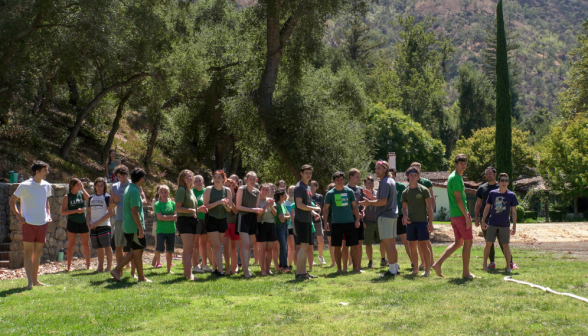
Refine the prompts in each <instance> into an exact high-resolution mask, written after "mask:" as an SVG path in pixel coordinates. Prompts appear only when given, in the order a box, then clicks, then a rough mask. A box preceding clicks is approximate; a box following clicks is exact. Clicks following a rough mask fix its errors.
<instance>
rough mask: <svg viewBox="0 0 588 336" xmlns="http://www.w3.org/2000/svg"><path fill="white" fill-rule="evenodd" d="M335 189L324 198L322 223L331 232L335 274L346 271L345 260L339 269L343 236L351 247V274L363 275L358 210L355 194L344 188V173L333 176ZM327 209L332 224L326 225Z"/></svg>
mask: <svg viewBox="0 0 588 336" xmlns="http://www.w3.org/2000/svg"><path fill="white" fill-rule="evenodd" d="M333 182H335V188H333V189H331V190H330V191H329V192H328V193H327V195H326V196H325V207H324V213H323V217H324V221H325V223H327V224H326V225H327V226H329V228H330V230H331V244H332V245H333V247H334V248H335V263H336V264H337V272H342V271H344V270H347V260H343V270H342V269H341V257H342V253H341V247H342V246H343V236H345V242H346V245H347V246H349V247H351V252H350V254H351V259H352V260H353V272H356V273H364V272H363V271H362V270H361V269H360V262H359V245H358V244H359V237H358V230H357V229H358V228H359V226H360V224H361V223H360V216H359V209H358V207H357V202H356V200H355V193H354V192H353V190H351V189H350V188H349V187H347V186H345V173H343V172H340V171H339V172H336V173H334V174H333ZM329 209H331V210H332V211H331V212H332V219H331V221H332V224H330V223H328V222H327V221H328V213H329Z"/></svg>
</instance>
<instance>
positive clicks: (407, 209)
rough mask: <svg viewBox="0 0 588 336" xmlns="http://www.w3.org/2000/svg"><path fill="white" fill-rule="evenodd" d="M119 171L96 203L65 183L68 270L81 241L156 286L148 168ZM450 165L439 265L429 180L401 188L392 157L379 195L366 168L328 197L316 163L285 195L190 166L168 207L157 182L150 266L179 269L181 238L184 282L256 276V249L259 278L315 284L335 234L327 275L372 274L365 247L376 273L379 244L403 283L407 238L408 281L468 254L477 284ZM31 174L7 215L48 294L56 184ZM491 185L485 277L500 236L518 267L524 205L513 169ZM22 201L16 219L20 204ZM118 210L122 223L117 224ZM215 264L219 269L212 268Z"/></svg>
mask: <svg viewBox="0 0 588 336" xmlns="http://www.w3.org/2000/svg"><path fill="white" fill-rule="evenodd" d="M116 163H118V165H116V166H114V165H112V167H109V168H110V171H111V172H112V175H111V176H112V179H116V180H117V182H115V183H113V184H112V186H111V191H110V192H111V193H110V194H109V193H108V190H107V189H108V184H107V180H106V179H104V178H97V179H96V180H95V181H94V191H95V193H94V194H93V195H89V194H88V193H87V191H86V190H85V189H84V186H83V184H82V182H81V181H80V180H78V179H72V180H71V181H70V183H69V192H68V193H67V194H66V195H65V196H64V197H63V200H62V214H63V215H67V235H68V248H67V267H68V270H69V269H70V268H71V260H72V257H73V253H74V247H75V241H76V239H77V235H79V236H80V238H81V241H82V247H83V248H82V250H83V253H84V256H85V258H86V267H87V268H88V269H89V268H90V245H89V241H91V243H92V247H94V248H96V249H97V252H98V268H97V271H104V268H103V265H104V261H105V257H106V271H109V272H110V274H111V275H112V277H113V278H114V279H115V280H116V281H121V277H122V276H123V269H124V267H126V266H128V265H129V264H130V265H131V276H133V277H137V278H138V281H145V282H150V280H149V279H147V278H146V277H145V275H144V273H143V251H144V249H145V248H146V247H147V242H146V237H145V218H144V211H143V206H144V205H146V204H147V203H148V202H147V198H146V197H145V193H144V192H143V189H142V186H143V184H144V182H145V177H146V172H145V171H144V170H143V169H141V168H135V169H133V170H132V171H130V172H129V170H128V168H127V167H126V166H125V165H122V164H120V162H116ZM454 163H455V170H454V171H453V172H452V173H451V174H450V175H449V179H448V181H447V193H448V198H449V212H450V218H451V225H452V228H453V232H454V236H455V242H454V243H452V244H451V245H449V246H448V247H447V249H446V250H445V251H444V252H443V254H442V255H441V257H440V258H439V259H438V260H437V261H436V262H434V256H433V249H432V245H431V242H430V240H429V238H430V233H432V232H433V230H434V228H433V213H434V209H435V196H434V194H433V185H432V183H431V182H430V181H429V180H427V179H425V178H421V176H420V175H421V165H420V164H419V163H417V162H414V163H412V164H411V166H410V167H409V168H408V169H407V170H406V172H405V173H406V177H407V178H408V186H405V185H404V184H403V183H400V182H396V181H395V177H396V170H395V169H394V168H390V167H389V164H388V162H387V161H383V160H379V161H378V162H377V163H376V165H375V173H376V174H375V175H376V177H377V181H378V188H377V190H375V189H374V186H375V183H376V179H374V177H372V176H367V177H365V179H364V180H363V184H364V187H361V186H359V183H360V181H361V172H360V171H359V170H358V169H351V170H350V171H349V172H348V174H347V175H346V174H345V173H344V172H341V171H338V172H335V173H334V174H333V175H332V183H331V184H330V185H329V186H328V188H327V192H326V194H325V195H324V197H323V195H321V194H318V193H317V190H318V188H319V185H318V183H317V182H316V181H313V180H312V173H313V168H312V166H310V165H303V166H302V167H301V168H300V171H299V174H300V180H299V182H298V183H297V184H296V185H292V186H290V187H288V188H287V187H286V183H285V182H284V181H279V182H278V183H277V185H274V184H272V183H262V184H261V185H259V184H258V178H257V175H256V173H255V172H253V171H250V172H248V173H247V174H246V176H245V177H244V179H243V180H241V179H239V177H238V176H237V175H231V176H229V177H227V176H226V174H225V172H224V171H222V170H217V171H215V172H214V173H213V175H212V181H213V185H211V186H208V187H206V186H204V178H203V177H202V176H201V175H195V174H194V173H193V172H192V171H190V170H188V169H185V170H183V171H181V172H180V174H179V177H178V183H177V190H176V193H175V197H174V198H173V199H172V198H171V197H170V190H169V187H168V186H167V185H163V184H162V185H159V186H157V189H156V195H155V198H154V199H153V201H152V203H151V204H152V206H153V210H154V213H155V216H156V224H155V225H154V236H155V237H156V253H155V256H154V258H153V265H154V266H157V267H161V264H160V262H159V259H160V255H161V254H163V253H165V256H166V260H167V265H166V266H167V271H168V272H170V273H171V272H172V271H171V266H172V265H173V264H172V262H173V254H174V252H175V239H176V231H177V233H178V234H179V236H180V239H181V241H182V247H183V251H182V263H183V276H184V277H185V278H187V279H190V280H193V279H194V275H193V273H204V272H205V271H209V272H212V273H213V274H215V275H217V276H223V275H228V274H236V273H238V272H239V271H240V270H239V267H241V271H242V273H243V276H244V277H246V278H250V277H251V276H252V274H251V272H250V268H249V266H250V265H249V263H250V259H251V248H252V247H253V255H254V257H255V263H259V266H260V268H261V274H262V275H272V274H273V273H272V271H271V269H270V267H271V262H272V260H273V262H274V270H276V271H279V272H284V273H290V272H292V271H293V270H294V269H293V266H292V264H294V265H295V278H296V279H313V278H316V276H315V275H313V274H311V273H310V272H311V271H312V266H313V265H318V264H317V263H315V262H314V241H315V238H316V240H317V242H318V255H319V256H318V261H319V264H321V265H326V262H325V260H324V258H323V249H324V241H325V240H324V236H327V238H328V242H329V249H330V252H331V253H330V256H331V265H330V267H334V266H336V267H337V272H347V269H348V266H351V267H352V272H354V273H363V272H364V271H363V270H362V267H361V265H362V254H363V245H364V244H365V245H366V254H367V258H368V265H367V267H368V268H373V267H374V263H373V260H372V257H373V245H374V244H379V245H380V253H381V257H382V259H381V261H380V266H387V267H388V271H386V272H385V273H383V274H382V276H384V277H389V276H395V275H397V274H398V273H399V272H400V267H399V265H398V251H397V249H396V240H397V239H400V240H401V241H402V243H403V244H404V247H405V249H406V253H407V255H408V256H409V258H410V260H411V268H412V272H411V274H412V275H416V274H418V273H419V269H423V270H424V271H423V273H422V274H421V275H422V276H428V275H429V274H430V269H431V268H432V269H433V270H434V271H435V273H436V274H437V275H438V276H443V273H442V271H441V267H442V264H443V262H444V261H445V260H446V259H447V258H448V257H449V256H451V254H452V253H453V252H455V251H456V250H457V249H458V248H460V247H462V246H463V255H462V260H463V272H462V276H463V277H465V278H476V276H475V275H474V274H472V273H471V272H470V271H469V259H470V252H471V246H472V240H473V234H472V219H471V217H470V215H469V213H468V209H467V205H466V204H467V203H466V195H465V185H464V182H463V174H464V172H465V170H466V168H467V156H466V155H464V154H459V155H457V156H456V157H455V159H454ZM107 169H108V168H107ZM31 170H32V173H33V176H32V177H31V179H29V180H27V181H25V182H23V183H21V184H20V186H19V187H18V188H17V190H16V191H15V193H14V195H13V196H12V197H11V199H10V207H11V209H12V211H13V213H14V214H15V215H16V216H17V218H18V220H19V224H21V225H22V232H23V242H24V248H25V260H24V263H25V270H26V273H27V278H28V281H29V284H28V287H27V288H29V289H30V288H32V287H33V286H44V284H42V283H41V282H39V281H38V268H39V262H40V256H41V253H42V249H43V245H44V244H45V236H46V232H47V227H48V225H49V222H51V221H52V218H51V213H50V207H49V203H48V197H50V196H51V195H52V188H51V185H50V184H49V183H48V182H47V181H45V180H44V178H45V177H46V175H47V174H48V173H49V166H48V165H47V164H46V163H44V162H42V161H35V162H34V163H33V166H32V167H31ZM486 178H487V179H488V182H487V183H485V184H483V185H481V186H480V188H479V189H478V192H477V194H476V195H477V197H478V200H477V203H476V210H475V225H476V226H478V225H480V223H481V224H482V230H483V232H484V236H485V238H486V246H485V249H484V261H483V267H484V270H489V269H492V268H495V267H496V265H495V263H494V250H493V248H494V241H495V240H496V238H498V239H499V243H500V247H501V249H502V250H503V254H504V256H505V258H506V261H507V266H506V269H507V271H510V270H511V269H518V267H517V266H516V264H514V263H513V262H512V256H511V253H510V249H509V237H510V235H514V234H515V233H516V219H517V218H516V205H518V201H517V197H516V195H515V194H514V193H513V192H511V191H509V190H508V184H509V177H508V175H506V174H505V173H501V174H500V175H499V176H498V182H496V170H495V169H494V168H492V167H488V169H487V170H486ZM346 182H347V183H346ZM18 199H20V204H21V206H20V211H19V209H18V208H17V207H16V202H17V200H18ZM86 204H87V206H86ZM115 208H116V215H115V217H114V218H115V220H114V223H111V217H113V215H114V213H115ZM482 208H483V211H482ZM480 213H482V216H481V219H480ZM511 218H512V221H513V225H512V229H511V228H510V225H511ZM113 250H114V253H113ZM113 254H114V256H116V261H117V265H116V267H115V268H112V261H113ZM386 257H387V258H388V259H387V260H386ZM419 257H420V258H419ZM488 258H490V261H491V263H490V265H488V264H487V259H488ZM207 259H210V265H211V267H208V266H207V265H206V261H207ZM419 259H420V261H421V263H420V264H419ZM200 260H202V262H201V263H200ZM223 263H224V268H223ZM307 265H308V269H307ZM135 273H136V276H135Z"/></svg>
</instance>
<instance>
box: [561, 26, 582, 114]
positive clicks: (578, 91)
mask: <svg viewBox="0 0 588 336" xmlns="http://www.w3.org/2000/svg"><path fill="white" fill-rule="evenodd" d="M570 56H572V57H573V59H572V61H571V69H570V74H569V79H568V80H566V84H567V85H568V88H567V89H566V90H565V91H563V92H562V93H561V94H560V95H559V102H560V111H561V115H562V117H563V122H564V123H565V124H567V123H568V122H571V121H572V120H573V119H574V117H575V116H576V115H579V114H581V115H584V116H586V115H588V103H586V102H587V101H588V77H587V75H586V74H587V73H588V21H586V22H584V31H583V32H582V33H581V34H578V45H577V47H576V48H575V49H574V51H573V52H572V53H570Z"/></svg>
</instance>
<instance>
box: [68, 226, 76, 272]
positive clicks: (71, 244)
mask: <svg viewBox="0 0 588 336" xmlns="http://www.w3.org/2000/svg"><path fill="white" fill-rule="evenodd" d="M77 236H78V234H77V233H71V232H69V231H67V270H68V271H69V270H71V260H72V259H73V254H74V249H75V247H76V237H77Z"/></svg>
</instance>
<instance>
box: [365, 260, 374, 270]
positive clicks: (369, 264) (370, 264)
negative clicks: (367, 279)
mask: <svg viewBox="0 0 588 336" xmlns="http://www.w3.org/2000/svg"><path fill="white" fill-rule="evenodd" d="M367 268H374V262H373V261H371V260H370V262H368V266H367Z"/></svg>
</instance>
